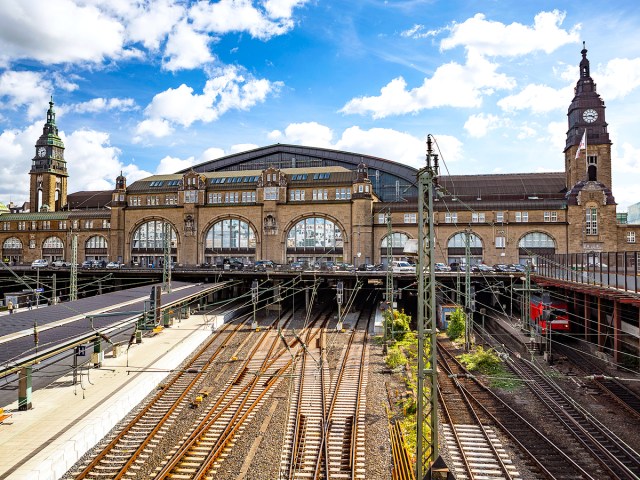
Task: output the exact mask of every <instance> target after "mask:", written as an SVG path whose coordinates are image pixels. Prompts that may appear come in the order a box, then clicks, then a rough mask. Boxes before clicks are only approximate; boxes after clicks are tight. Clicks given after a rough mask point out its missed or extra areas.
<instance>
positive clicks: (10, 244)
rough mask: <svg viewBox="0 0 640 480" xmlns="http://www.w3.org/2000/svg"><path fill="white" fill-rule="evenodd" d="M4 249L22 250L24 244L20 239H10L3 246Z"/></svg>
mask: <svg viewBox="0 0 640 480" xmlns="http://www.w3.org/2000/svg"><path fill="white" fill-rule="evenodd" d="M2 248H3V249H9V250H17V249H21V248H22V242H21V241H20V239H19V238H16V237H9V238H7V239H6V240H5V241H4V243H3V244H2Z"/></svg>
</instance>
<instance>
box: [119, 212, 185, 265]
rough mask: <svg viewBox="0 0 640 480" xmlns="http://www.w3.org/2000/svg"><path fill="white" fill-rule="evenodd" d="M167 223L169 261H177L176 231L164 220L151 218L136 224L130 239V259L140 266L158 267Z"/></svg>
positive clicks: (162, 255) (162, 256) (161, 257)
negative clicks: (168, 231) (136, 226)
mask: <svg viewBox="0 0 640 480" xmlns="http://www.w3.org/2000/svg"><path fill="white" fill-rule="evenodd" d="M165 225H168V227H169V230H170V231H171V233H170V234H169V242H170V245H169V248H170V254H171V261H172V262H175V261H177V238H178V236H177V233H176V230H175V228H173V225H171V224H169V223H167V222H165V221H164V220H151V221H149V222H146V223H143V224H142V225H140V226H138V228H136V230H135V231H134V232H133V237H132V241H131V261H132V262H133V264H134V265H136V264H138V265H139V266H142V267H160V266H161V265H162V262H163V259H164V245H165V243H164V238H165V234H164V228H165Z"/></svg>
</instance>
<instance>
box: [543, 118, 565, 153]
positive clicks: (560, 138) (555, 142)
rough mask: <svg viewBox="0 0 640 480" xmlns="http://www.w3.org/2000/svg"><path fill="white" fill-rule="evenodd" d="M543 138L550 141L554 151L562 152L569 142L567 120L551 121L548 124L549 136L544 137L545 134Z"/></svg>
mask: <svg viewBox="0 0 640 480" xmlns="http://www.w3.org/2000/svg"><path fill="white" fill-rule="evenodd" d="M541 140H543V141H547V142H549V145H551V149H552V150H553V151H556V152H562V151H563V150H564V147H565V145H566V142H567V124H566V122H549V124H548V125H547V137H546V138H544V136H543V137H542V138H541Z"/></svg>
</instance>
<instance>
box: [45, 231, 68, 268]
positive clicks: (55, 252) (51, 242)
mask: <svg viewBox="0 0 640 480" xmlns="http://www.w3.org/2000/svg"><path fill="white" fill-rule="evenodd" d="M42 258H44V259H45V260H49V261H50V262H53V261H54V260H63V259H64V243H63V242H62V240H61V239H60V238H58V237H49V238H47V239H46V240H45V241H44V242H43V243H42Z"/></svg>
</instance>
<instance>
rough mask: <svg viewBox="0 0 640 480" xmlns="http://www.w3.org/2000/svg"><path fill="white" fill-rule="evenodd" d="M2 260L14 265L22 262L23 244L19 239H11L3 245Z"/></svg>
mask: <svg viewBox="0 0 640 480" xmlns="http://www.w3.org/2000/svg"><path fill="white" fill-rule="evenodd" d="M2 260H3V261H4V262H5V263H8V264H14V265H15V264H17V263H20V262H21V261H22V242H21V241H20V239H19V238H16V237H9V238H7V239H6V240H5V241H4V242H3V243H2Z"/></svg>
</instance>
